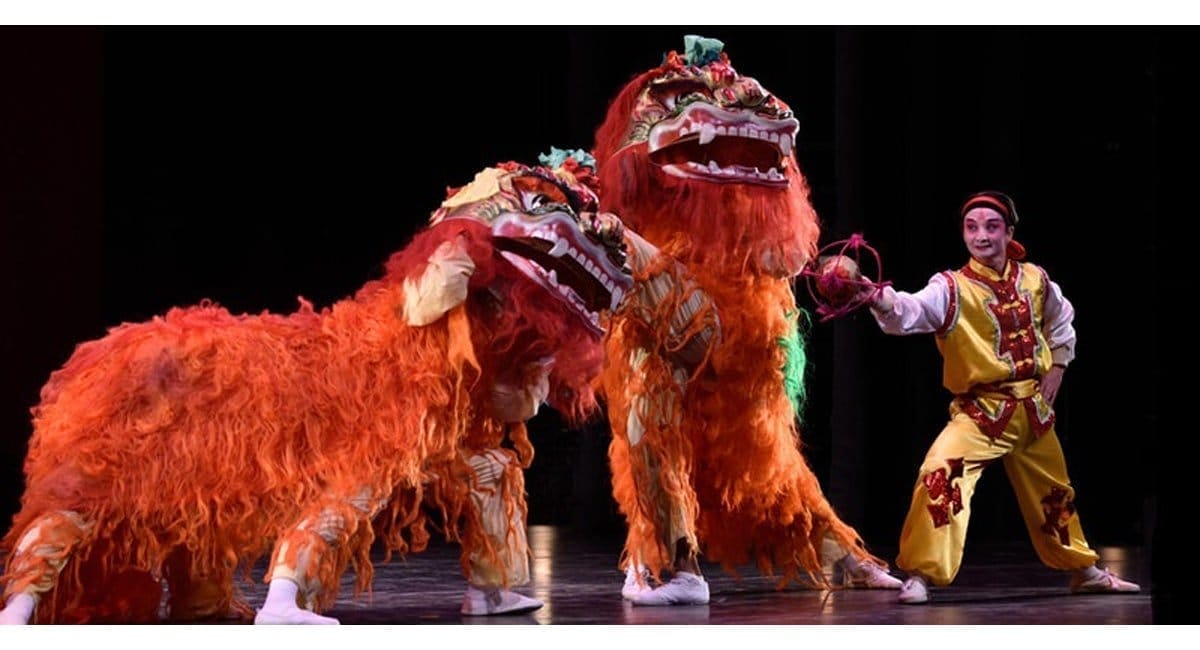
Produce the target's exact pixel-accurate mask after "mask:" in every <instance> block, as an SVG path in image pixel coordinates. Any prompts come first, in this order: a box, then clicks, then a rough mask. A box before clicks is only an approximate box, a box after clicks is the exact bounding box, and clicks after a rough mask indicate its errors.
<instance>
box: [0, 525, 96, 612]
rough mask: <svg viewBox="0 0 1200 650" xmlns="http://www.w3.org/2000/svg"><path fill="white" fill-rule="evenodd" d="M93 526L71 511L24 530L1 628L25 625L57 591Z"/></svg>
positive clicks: (12, 561)
mask: <svg viewBox="0 0 1200 650" xmlns="http://www.w3.org/2000/svg"><path fill="white" fill-rule="evenodd" d="M91 529H92V524H91V522H89V521H87V520H86V519H84V518H83V517H81V516H80V515H79V514H78V513H75V512H71V511H69V510H62V511H55V512H48V513H46V514H43V515H42V516H40V517H38V518H37V519H34V520H33V523H31V524H30V525H29V527H28V528H26V529H25V532H24V533H23V534H22V535H21V537H20V539H19V540H18V541H17V544H16V547H15V548H14V549H13V554H12V557H10V558H9V560H8V567H7V571H6V573H5V577H6V579H7V583H8V584H7V586H6V587H5V589H4V603H5V607H4V609H2V610H0V624H6V625H13V624H15V625H24V624H26V623H29V621H30V620H32V618H33V615H34V612H35V611H36V609H37V604H38V601H40V600H41V598H42V597H43V596H44V595H45V594H46V593H48V592H49V591H50V590H52V589H54V586H55V584H56V583H57V582H58V575H59V573H61V572H62V570H63V567H65V566H66V565H67V562H68V561H69V560H70V559H71V556H72V555H74V553H75V552H76V550H78V549H79V547H80V546H81V545H83V544H86V543H87V541H88V539H89V533H90V532H91Z"/></svg>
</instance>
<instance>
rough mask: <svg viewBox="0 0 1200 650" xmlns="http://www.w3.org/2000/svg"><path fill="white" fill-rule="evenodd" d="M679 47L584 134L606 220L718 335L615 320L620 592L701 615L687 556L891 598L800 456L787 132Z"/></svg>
mask: <svg viewBox="0 0 1200 650" xmlns="http://www.w3.org/2000/svg"><path fill="white" fill-rule="evenodd" d="M686 44H687V50H688V51H687V53H686V55H680V54H678V53H676V52H671V53H670V54H668V55H667V56H666V57H665V59H664V62H663V63H662V65H660V66H659V67H657V68H654V69H652V70H649V71H647V72H644V73H642V74H640V75H638V76H637V77H635V78H634V79H633V80H632V81H631V82H630V83H629V84H627V85H626V86H625V87H624V88H623V89H622V90H621V91H620V93H619V94H618V95H617V97H616V98H615V100H614V101H613V103H612V104H611V106H610V108H609V110H608V113H607V115H606V117H605V120H604V123H603V124H602V125H601V126H600V128H599V130H598V131H597V133H596V147H595V151H594V153H595V155H596V158H597V161H598V163H599V169H600V171H599V179H600V199H601V205H602V207H603V209H605V210H610V211H612V212H615V213H616V214H619V215H620V216H621V218H622V220H624V221H625V223H626V224H627V225H628V226H629V227H630V228H631V229H632V230H635V231H637V232H638V233H639V234H640V235H642V236H643V237H645V238H646V240H648V241H649V242H650V243H651V244H653V245H655V246H657V247H658V248H659V249H660V250H661V251H662V252H663V253H665V254H667V255H669V256H671V257H673V258H674V259H676V260H678V261H679V262H681V263H682V264H683V265H684V266H686V267H687V269H688V270H689V272H690V273H691V274H692V275H693V276H694V277H695V279H696V282H697V284H698V286H699V288H700V289H701V290H703V291H704V292H705V293H706V294H707V295H708V296H709V297H711V299H712V301H713V303H714V304H715V307H716V312H717V315H718V316H719V329H720V336H719V338H713V339H712V340H711V344H709V345H707V346H706V347H705V348H704V349H702V350H697V349H695V348H696V346H695V345H693V344H692V343H693V342H694V341H695V339H689V338H688V337H679V336H673V335H669V334H668V333H666V332H664V327H663V325H664V322H665V320H664V319H662V318H650V319H645V318H637V317H636V314H633V313H629V314H618V315H617V317H616V318H614V321H613V324H612V331H611V334H610V337H609V339H608V342H607V346H606V347H607V363H606V369H605V372H604V375H603V385H604V390H605V393H606V396H607V399H608V407H609V418H610V423H611V425H612V429H613V433H614V436H613V441H612V444H611V446H610V451H609V456H610V462H611V465H612V470H613V476H614V477H613V480H614V485H613V491H614V495H615V497H616V499H617V501H618V503H619V505H620V507H621V510H622V512H623V513H624V515H625V517H626V520H627V523H628V537H627V541H626V547H625V554H624V558H623V562H624V563H625V564H626V567H627V578H626V586H625V588H624V589H623V590H622V593H623V594H624V595H625V596H626V597H627V598H629V599H632V600H633V601H634V602H635V603H638V604H646V605H665V604H689V603H701V602H707V600H708V596H709V594H708V587H707V583H705V582H704V581H703V579H702V578H700V576H699V575H698V570H699V567H698V563H696V562H695V560H694V557H695V555H696V553H697V552H698V551H699V549H700V544H701V543H702V544H703V545H704V550H705V552H706V554H707V556H708V557H709V558H711V559H712V560H714V561H717V562H720V563H721V564H722V565H723V566H724V567H725V568H726V569H727V570H730V571H732V570H733V567H734V566H736V565H740V564H744V563H747V562H749V561H751V560H753V561H755V562H756V563H757V566H758V568H759V570H760V571H762V572H764V573H766V574H768V575H774V574H781V578H782V579H781V582H780V586H783V585H784V584H787V582H788V581H790V580H793V579H796V578H798V577H800V576H801V575H804V576H807V577H808V578H810V579H812V580H814V581H816V582H818V583H820V584H828V583H827V578H826V576H825V574H824V571H823V563H824V564H826V565H828V564H829V563H831V562H832V561H836V560H839V559H840V560H841V566H842V568H843V569H846V570H847V572H846V573H845V575H846V576H847V578H848V580H850V579H852V580H853V581H854V582H857V583H859V584H860V585H862V586H874V587H888V588H898V587H899V585H900V581H898V580H896V579H895V578H892V577H891V576H889V575H887V574H886V572H885V571H884V570H883V569H882V568H881V567H880V565H882V562H879V561H878V560H877V559H875V558H874V557H872V556H871V555H869V554H868V553H867V552H866V551H865V550H864V549H863V545H862V541H861V540H860V539H859V536H858V534H857V533H856V532H855V531H854V530H853V529H852V528H851V527H850V526H848V525H846V524H845V523H844V522H842V521H841V519H839V518H838V516H837V514H836V513H835V512H834V510H833V508H832V507H831V506H830V504H829V502H828V501H827V500H826V498H825V496H824V495H823V494H822V491H821V487H820V486H819V485H818V483H817V480H816V477H815V476H814V475H813V473H812V471H811V470H810V468H809V467H808V465H807V463H806V462H805V459H804V458H803V456H802V455H801V453H800V450H799V433H798V428H797V410H798V403H797V402H796V401H794V400H793V399H789V398H790V397H791V398H796V399H797V400H798V395H797V393H798V392H799V390H798V389H799V388H800V386H799V384H798V383H797V382H798V380H799V378H800V377H801V376H802V371H797V366H798V364H799V367H800V368H802V364H803V348H802V345H801V342H800V337H799V335H798V330H797V317H798V313H799V310H798V309H797V306H796V301H795V297H794V295H793V287H792V282H793V278H794V277H795V276H796V275H797V274H798V273H799V272H800V271H801V269H803V268H804V266H805V264H806V263H807V262H808V260H809V259H810V258H811V256H812V255H813V254H814V253H815V252H816V243H817V237H818V232H819V230H818V223H817V216H816V214H815V212H814V210H813V208H812V206H811V204H810V203H809V201H808V196H807V195H808V188H807V184H806V183H805V180H804V177H803V176H802V175H801V173H800V171H799V168H798V165H797V162H796V159H795V157H794V155H793V146H794V137H795V133H796V130H797V126H798V122H797V121H796V120H795V119H794V118H793V117H792V112H791V110H790V109H789V108H788V106H787V105H786V104H784V103H783V102H782V101H781V100H780V99H779V98H777V97H775V96H774V95H772V94H771V93H769V92H768V91H767V90H766V89H765V88H763V86H762V85H760V84H759V83H758V82H757V81H756V80H754V79H753V78H750V77H744V76H741V75H739V74H738V73H737V72H736V71H734V69H733V68H732V67H731V66H730V63H729V59H728V57H727V56H726V55H725V54H724V53H723V52H721V51H720V50H721V48H722V47H723V45H722V44H721V43H720V42H719V41H715V40H712V39H701V38H698V37H691V36H689V37H688V38H687V39H686ZM684 298H685V299H686V296H685V297H684ZM662 307H663V309H671V308H672V306H671V305H668V304H664V305H662ZM697 323H699V321H697ZM631 378H632V379H631ZM785 379H787V380H790V383H791V388H790V389H789V388H787V387H785ZM823 547H824V549H823ZM688 556H691V557H692V558H693V559H692V560H690V561H689V560H688ZM673 561H674V563H675V565H674V567H673V568H674V569H675V571H676V575H675V578H674V579H673V580H672V581H671V582H669V583H667V584H665V585H662V586H661V587H659V588H657V589H654V590H649V589H648V587H647V585H646V577H647V575H648V574H649V573H653V574H654V575H655V576H656V577H657V576H658V575H659V571H660V570H662V569H663V568H671V567H672V562H673ZM638 564H641V565H644V567H645V569H648V571H643V573H642V575H641V576H640V577H639V576H638V575H637V574H636V571H637V569H636V567H637V565H638ZM689 567H690V568H689ZM825 568H826V569H828V568H829V567H828V566H826V567H825Z"/></svg>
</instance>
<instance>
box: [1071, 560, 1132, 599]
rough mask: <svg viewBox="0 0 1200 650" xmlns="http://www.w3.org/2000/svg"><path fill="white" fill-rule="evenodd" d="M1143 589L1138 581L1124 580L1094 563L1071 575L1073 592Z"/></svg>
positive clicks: (1127, 591) (1110, 591)
mask: <svg viewBox="0 0 1200 650" xmlns="http://www.w3.org/2000/svg"><path fill="white" fill-rule="evenodd" d="M1141 590H1142V588H1141V587H1139V586H1138V585H1137V584H1136V583H1133V582H1129V581H1128V580H1122V579H1120V578H1119V577H1117V575H1116V574H1114V573H1113V572H1112V571H1109V570H1108V569H1100V568H1099V567H1096V566H1094V565H1093V566H1090V567H1088V568H1086V569H1080V570H1079V571H1076V572H1075V573H1074V574H1073V575H1072V576H1071V593H1073V594H1136V593H1138V592H1139V591H1141Z"/></svg>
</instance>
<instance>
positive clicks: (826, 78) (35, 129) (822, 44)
mask: <svg viewBox="0 0 1200 650" xmlns="http://www.w3.org/2000/svg"><path fill="white" fill-rule="evenodd" d="M688 33H699V34H703V35H707V36H713V37H718V38H721V39H723V40H725V42H726V44H727V47H726V51H727V52H728V53H729V54H730V56H731V57H732V62H733V64H734V66H735V67H736V68H737V69H738V70H739V71H740V72H742V73H744V74H749V75H751V76H755V77H757V78H758V79H759V80H761V81H762V82H763V83H764V84H765V85H766V86H767V87H768V89H770V90H772V91H774V92H775V93H776V94H778V95H780V96H781V97H782V98H784V99H785V100H786V101H787V102H789V103H790V104H791V106H792V108H793V109H794V110H795V112H796V114H797V116H798V117H799V119H800V123H801V131H800V135H799V141H798V147H797V149H798V157H799V160H800V163H801V165H802V167H803V169H804V170H805V172H806V173H807V175H808V178H809V181H810V183H811V185H812V198H813V201H814V203H815V204H816V206H817V209H818V212H819V214H820V215H821V217H822V219H823V222H824V235H823V241H830V240H832V239H833V238H838V237H842V236H845V235H847V234H849V233H851V232H854V231H862V232H864V233H865V234H866V236H867V237H868V239H869V240H870V241H871V242H872V243H874V244H875V245H876V246H877V247H878V249H879V251H880V252H881V254H882V255H883V260H884V270H885V271H886V275H887V277H888V278H890V279H892V280H894V281H895V283H896V286H898V287H899V288H902V289H909V290H915V289H917V288H919V287H920V286H922V285H923V283H924V282H925V280H926V279H927V278H928V277H929V276H930V275H931V274H933V273H934V272H936V271H938V270H940V269H943V268H948V267H955V266H958V265H961V264H962V263H963V262H964V261H965V259H966V257H965V256H966V254H965V252H964V250H963V247H962V243H961V240H960V239H959V235H958V232H957V226H956V218H957V212H956V210H957V207H958V205H959V202H960V201H961V199H962V197H963V196H964V195H966V194H967V193H968V192H970V191H973V190H976V189H981V188H985V187H992V188H999V189H1004V190H1006V191H1008V192H1009V193H1011V194H1012V195H1013V196H1014V197H1015V199H1016V202H1017V206H1018V209H1019V211H1020V213H1021V215H1022V217H1023V221H1022V225H1021V226H1020V228H1019V229H1018V237H1019V238H1020V239H1021V240H1022V241H1023V242H1024V243H1025V244H1026V246H1027V248H1028V249H1029V251H1030V254H1031V257H1032V259H1033V260H1034V261H1037V262H1039V263H1041V264H1042V265H1044V266H1045V267H1046V269H1047V270H1048V271H1049V273H1050V275H1051V277H1053V278H1054V279H1056V280H1057V281H1058V282H1059V284H1060V285H1061V286H1062V287H1063V289H1064V291H1065V293H1066V294H1067V296H1068V297H1070V299H1071V300H1072V301H1073V302H1074V304H1075V307H1076V310H1077V320H1076V329H1077V331H1078V333H1079V346H1078V352H1079V358H1078V360H1077V361H1076V362H1075V363H1074V364H1073V365H1072V366H1071V368H1070V370H1069V371H1068V372H1067V375H1066V381H1065V384H1064V388H1063V391H1062V394H1061V395H1060V398H1059V405H1058V406H1059V418H1060V419H1059V422H1060V425H1059V430H1060V435H1061V437H1062V440H1063V443H1064V446H1065V448H1066V454H1067V459H1068V463H1069V467H1070V471H1071V477H1072V479H1073V481H1074V483H1075V486H1076V488H1077V490H1078V501H1077V505H1078V507H1079V509H1080V511H1081V512H1082V515H1083V521H1084V524H1085V526H1086V530H1087V531H1088V534H1089V538H1090V540H1091V541H1092V543H1093V544H1126V545H1128V544H1132V545H1142V544H1146V543H1148V542H1149V540H1150V535H1151V532H1152V529H1151V526H1152V524H1153V522H1154V517H1155V514H1154V513H1155V510H1156V508H1155V506H1156V495H1158V494H1159V493H1160V490H1159V483H1158V482H1159V480H1160V479H1159V476H1158V474H1159V473H1158V472H1157V467H1158V466H1157V465H1156V462H1157V461H1156V458H1155V457H1156V455H1157V454H1158V452H1157V450H1158V445H1159V443H1160V439H1159V438H1158V437H1157V436H1160V435H1162V434H1163V431H1162V425H1161V424H1160V422H1159V415H1160V409H1161V407H1162V404H1161V403H1160V399H1159V397H1158V395H1159V386H1160V384H1161V367H1162V363H1161V359H1160V356H1159V355H1160V353H1163V352H1164V351H1162V350H1160V348H1159V342H1158V338H1159V335H1160V333H1161V331H1162V327H1163V324H1162V321H1161V320H1160V318H1161V316H1160V315H1159V312H1158V310H1156V309H1154V308H1152V306H1154V305H1157V304H1158V295H1157V291H1158V289H1157V284H1156V283H1154V282H1149V281H1147V276H1146V274H1144V273H1139V272H1138V271H1139V270H1143V269H1155V268H1157V267H1158V263H1159V260H1158V257H1157V256H1158V250H1159V247H1160V241H1161V237H1162V235H1161V234H1160V232H1161V231H1160V230H1159V216H1160V214H1161V213H1162V208H1161V206H1160V204H1161V199H1160V181H1159V180H1158V179H1159V178H1160V176H1161V172H1162V171H1163V167H1164V165H1165V162H1164V159H1163V156H1162V154H1161V153H1160V152H1161V150H1162V148H1163V147H1162V143H1163V142H1164V139H1168V138H1171V137H1172V135H1171V134H1169V133H1166V132H1164V128H1163V126H1162V123H1163V116H1164V114H1165V112H1166V111H1167V110H1169V109H1168V108H1167V107H1166V106H1165V100H1164V97H1166V95H1167V93H1166V87H1167V84H1168V83H1169V82H1170V80H1169V78H1168V75H1167V67H1168V66H1167V61H1168V59H1171V60H1174V59H1173V57H1174V56H1175V55H1176V54H1178V53H1180V52H1183V51H1187V50H1188V49H1189V48H1188V47H1187V42H1188V40H1189V39H1194V36H1195V32H1187V31H1181V30H1165V29H1134V28H1127V29H1117V28H1092V29H1045V28H1042V29H1037V28H950V27H945V28H899V27H898V28H865V29H864V28H771V29H765V28H745V27H742V28H715V27H705V28H699V27H691V28H673V27H671V28H668V27H655V28H538V29H534V28H506V27H494V28H476V29H450V28H424V29H384V28H361V29H334V28H323V29H318V28H293V29H249V28H242V29H228V28H170V29H168V28H109V29H89V28H53V29H50V28H46V29H19V28H7V29H2V30H0V265H2V266H0V283H3V284H2V286H3V292H4V294H3V302H2V304H3V317H2V318H0V328H2V329H0V346H2V348H0V355H2V356H0V359H2V360H3V363H2V366H0V368H2V369H0V377H2V378H3V390H2V391H0V456H2V461H0V481H2V482H0V515H2V521H3V522H4V525H3V526H0V528H6V527H7V524H8V522H9V521H10V516H11V514H12V512H14V511H15V509H16V506H17V503H18V499H19V496H20V491H21V488H22V486H21V479H20V466H21V459H22V458H23V455H24V452H25V443H26V441H27V439H28V436H29V434H30V426H29V417H28V409H29V408H30V407H31V406H32V405H33V404H34V403H35V402H36V400H37V396H38V391H39V389H40V387H41V385H42V384H43V383H44V382H45V380H46V378H47V376H48V375H49V373H50V372H51V371H52V370H54V369H55V368H57V367H58V366H60V365H61V364H62V363H63V362H65V361H66V359H67V357H68V356H69V355H70V353H71V351H72V349H73V347H74V345H75V344H76V343H77V342H80V341H84V340H87V339H92V338H96V337H99V336H101V335H102V334H103V333H104V332H105V329H106V328H107V327H109V326H112V325H115V324H118V323H120V322H122V321H138V320H143V319H146V318H149V317H150V316H152V315H155V314H159V313H162V312H164V311H165V310H167V309H168V308H169V307H171V306H172V305H180V304H190V303H195V302H198V301H200V300H201V299H205V298H210V299H213V300H215V301H217V302H219V303H220V304H222V305H224V306H226V307H228V308H229V309H230V310H231V311H233V312H235V313H240V312H257V311H261V310H263V309H270V310H273V311H290V310H292V309H293V308H295V306H296V297H297V296H298V295H303V296H304V297H306V298H308V299H309V300H312V301H313V302H314V303H315V304H316V305H317V306H318V307H322V306H327V305H329V304H331V303H332V302H334V301H336V300H338V299H341V298H343V297H346V296H348V295H350V294H351V293H352V292H353V291H354V290H355V289H356V288H357V287H358V286H360V285H361V284H362V283H363V282H365V281H366V280H368V279H370V278H372V277H374V276H375V275H377V274H378V273H379V271H380V269H381V263H382V262H383V261H384V260H385V259H386V258H387V256H388V255H389V254H390V253H391V252H392V251H394V250H396V249H398V248H400V247H401V246H403V245H404V244H405V243H406V241H407V239H408V238H409V237H410V236H411V234H412V232H413V231H414V229H415V228H417V227H419V226H420V225H421V224H422V223H423V222H424V220H425V218H426V217H427V216H428V214H429V213H430V212H431V211H432V210H433V208H435V207H436V205H437V204H438V202H439V201H440V200H441V198H442V197H443V196H444V189H445V187H446V186H448V185H460V184H463V183H465V182H467V181H469V180H470V179H471V178H472V176H473V174H474V172H475V171H477V170H478V169H480V168H481V167H483V166H484V165H485V164H489V163H493V162H496V161H499V160H508V159H516V160H525V161H529V160H533V159H534V158H535V156H536V155H537V154H538V153H539V152H542V151H546V150H547V149H548V148H549V146H550V145H556V146H560V147H567V146H569V147H590V145H591V135H592V130H593V128H594V127H595V126H596V125H597V124H598V123H599V122H600V120H601V117H602V116H603V113H604V111H605V109H606V104H607V101H608V99H609V98H610V97H612V96H613V95H614V94H615V93H616V91H617V90H618V88H619V87H620V86H621V85H622V84H623V83H624V82H625V81H627V80H628V79H629V78H630V77H631V76H632V75H633V74H635V73H637V72H639V71H641V70H644V69H646V68H648V67H650V66H652V65H655V64H657V63H658V62H659V60H660V57H661V56H662V54H663V52H665V51H666V50H669V49H681V48H682V39H683V35H684V34H688ZM418 42H420V43H424V44H418ZM802 301H803V302H804V303H805V304H810V303H809V302H808V298H807V295H806V294H804V295H802ZM810 334H811V336H810V345H811V347H810V351H811V354H812V365H811V368H810V376H809V387H810V390H811V396H812V400H811V405H810V407H809V409H808V411H807V413H806V414H805V422H806V425H805V435H804V440H805V444H806V446H807V453H808V456H809V458H810V460H811V463H812V465H813V466H814V468H815V469H816V471H817V473H818V475H819V476H820V477H821V479H822V481H823V484H824V485H825V486H826V487H827V489H828V491H829V492H830V494H831V497H832V499H833V500H834V502H835V504H836V505H837V506H838V507H839V508H840V509H841V510H842V511H843V513H844V515H845V517H846V518H847V519H848V521H850V522H851V523H853V524H855V525H857V526H858V527H859V528H860V530H861V531H862V532H863V533H864V536H865V537H866V539H867V541H868V543H869V544H871V545H874V546H882V547H885V548H894V546H895V545H896V542H897V539H898V535H899V530H900V525H901V522H902V521H903V517H904V513H905V510H906V508H907V504H908V498H909V491H910V488H911V485H912V482H913V480H914V478H915V476H916V471H917V467H918V465H919V464H920V461H921V459H922V457H923V455H924V452H925V450H926V448H927V446H928V444H929V443H930V441H932V439H933V437H934V436H935V435H936V434H937V433H938V431H939V430H940V429H941V427H942V425H943V423H944V421H945V418H946V406H947V403H948V400H949V395H948V394H947V393H946V392H945V391H944V390H943V389H942V388H941V386H940V363H939V362H940V360H939V357H938V355H937V352H936V349H935V346H934V343H933V341H932V339H931V338H930V337H919V338H910V339H900V338H893V337H885V336H884V335H882V334H880V333H879V331H878V330H877V328H876V327H875V326H874V325H873V323H871V322H870V321H869V319H868V318H867V317H866V316H865V315H860V316H858V317H855V318H852V319H849V320H847V321H844V322H839V323H836V324H832V325H814V326H813V327H812V329H811V333H810ZM532 429H533V433H534V436H535V443H536V445H537V449H538V455H537V458H536V460H535V462H534V465H533V467H532V468H531V469H530V471H529V473H528V478H527V482H528V489H529V492H530V495H529V497H530V499H529V500H530V506H531V507H530V522H531V523H546V524H560V525H564V526H569V527H570V530H572V531H577V532H580V533H608V532H616V531H618V530H619V526H620V520H619V519H618V517H617V515H616V513H615V507H614V506H613V504H612V502H611V499H610V498H609V496H608V492H607V485H606V483H607V468H606V461H605V455H604V452H605V448H606V445H607V432H606V431H605V430H604V429H603V427H602V426H600V427H593V428H591V429H589V430H587V431H583V432H571V431H565V430H563V428H562V426H561V424H560V423H559V422H558V420H557V419H556V418H555V417H554V416H553V414H547V415H543V416H539V418H538V419H537V420H536V421H535V423H534V425H533V427H532ZM971 533H972V535H971V540H972V543H976V542H979V541H985V540H995V539H1020V538H1022V537H1023V536H1024V534H1025V533H1024V528H1023V526H1022V524H1021V520H1020V517H1019V514H1018V511H1017V508H1016V505H1015V502H1014V500H1013V498H1012V495H1011V491H1010V488H1009V487H1008V485H1007V478H1006V477H1005V476H1004V473H1003V470H1002V469H1000V468H999V467H995V468H993V469H991V470H990V471H989V472H988V474H987V478H985V480H984V481H982V483H981V485H980V490H979V492H978V495H977V497H976V502H975V507H974V515H973V518H972V523H971ZM1031 553H1032V551H1031ZM968 561H969V558H968Z"/></svg>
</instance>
